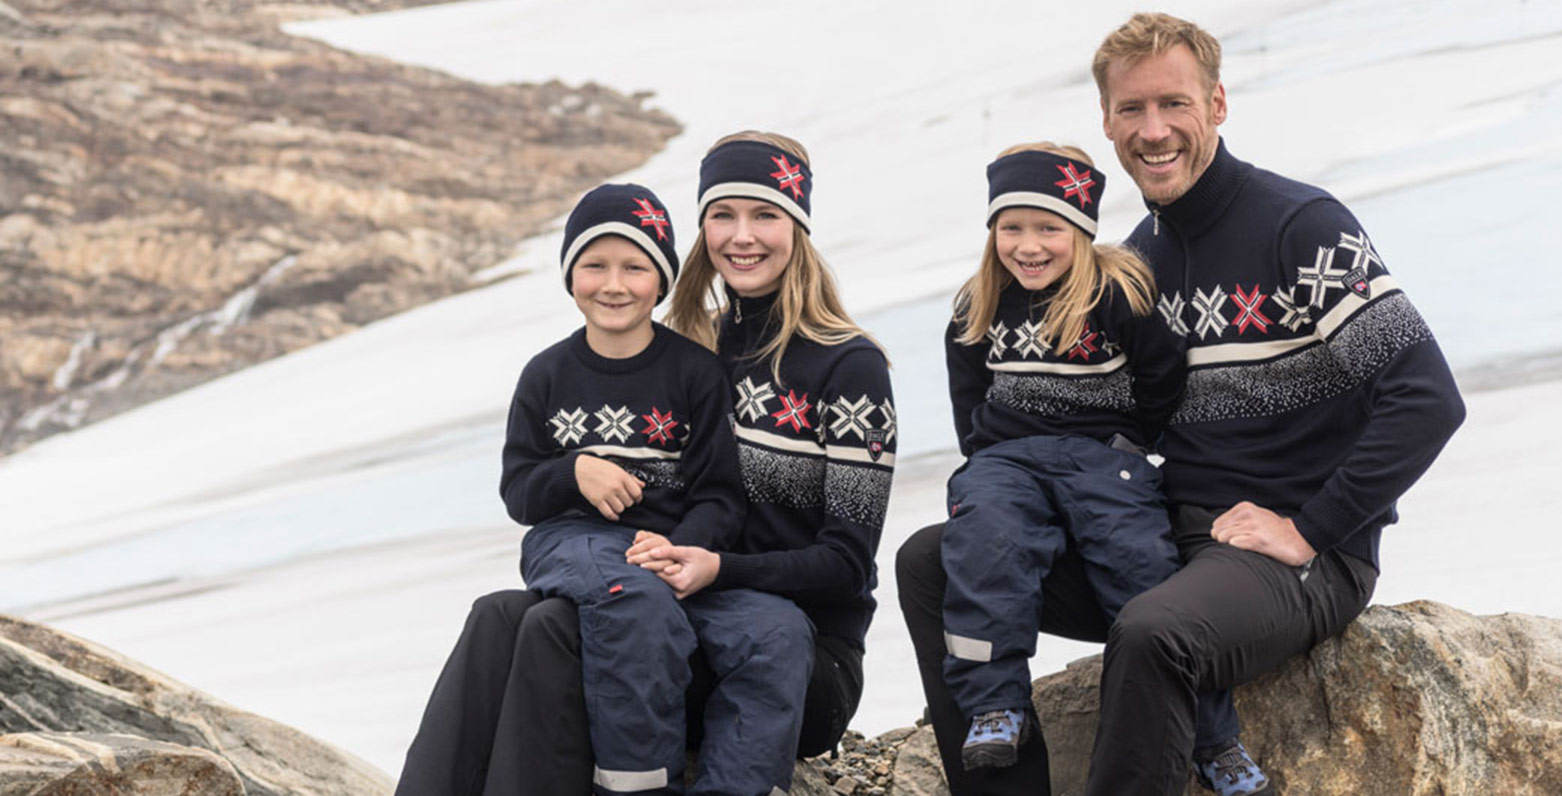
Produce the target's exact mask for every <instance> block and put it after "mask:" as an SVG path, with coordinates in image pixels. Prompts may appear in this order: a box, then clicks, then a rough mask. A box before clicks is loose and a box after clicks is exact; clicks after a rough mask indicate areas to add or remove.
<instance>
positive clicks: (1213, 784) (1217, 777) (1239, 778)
mask: <svg viewBox="0 0 1562 796" xmlns="http://www.w3.org/2000/svg"><path fill="white" fill-rule="evenodd" d="M1193 770H1194V771H1195V772H1197V774H1198V777H1199V784H1200V785H1203V786H1204V787H1206V788H1209V789H1210V790H1212V791H1214V792H1216V793H1218V794H1220V796H1274V793H1275V789H1274V786H1273V785H1272V784H1271V783H1270V782H1269V777H1266V776H1264V772H1263V770H1262V769H1260V768H1259V767H1258V764H1257V763H1255V762H1253V757H1252V756H1251V755H1249V754H1248V753H1247V747H1245V746H1243V745H1242V742H1241V741H1232V743H1231V745H1230V746H1228V747H1226V748H1225V749H1223V750H1221V751H1219V752H1217V753H1216V754H1215V755H1214V756H1213V757H1211V758H1209V759H1208V760H1194V761H1193Z"/></svg>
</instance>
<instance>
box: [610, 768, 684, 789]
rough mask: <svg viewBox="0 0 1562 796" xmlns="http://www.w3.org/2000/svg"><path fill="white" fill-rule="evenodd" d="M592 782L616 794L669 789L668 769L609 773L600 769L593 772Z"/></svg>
mask: <svg viewBox="0 0 1562 796" xmlns="http://www.w3.org/2000/svg"><path fill="white" fill-rule="evenodd" d="M591 781H592V782H595V783H596V784H598V785H600V786H602V787H604V788H607V789H608V790H610V791H613V792H615V793H636V792H639V791H643V790H658V789H661V788H665V787H667V769H665V768H658V769H654V770H651V771H609V770H607V769H605V768H598V769H596V770H595V771H594V772H592V775H591Z"/></svg>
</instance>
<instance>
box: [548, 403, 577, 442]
mask: <svg viewBox="0 0 1562 796" xmlns="http://www.w3.org/2000/svg"><path fill="white" fill-rule="evenodd" d="M548 422H549V423H551V424H552V425H553V438H554V439H555V440H557V441H558V443H559V444H560V445H574V444H575V443H577V442H579V441H580V438H581V437H584V436H586V413H585V412H583V411H581V409H580V407H578V406H577V407H575V408H574V409H573V410H571V411H568V412H566V411H564V410H563V409H560V410H559V411H558V412H556V413H554V415H553V417H551V418H549V419H548Z"/></svg>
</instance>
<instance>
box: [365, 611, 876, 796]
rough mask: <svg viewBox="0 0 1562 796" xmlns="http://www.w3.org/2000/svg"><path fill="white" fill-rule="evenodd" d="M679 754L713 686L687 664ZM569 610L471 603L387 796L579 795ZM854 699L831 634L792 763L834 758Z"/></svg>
mask: <svg viewBox="0 0 1562 796" xmlns="http://www.w3.org/2000/svg"><path fill="white" fill-rule="evenodd" d="M690 668H691V669H692V670H693V678H694V680H693V684H692V685H691V686H690V688H689V693H688V696H687V697H686V699H685V703H684V704H685V707H686V710H687V711H688V716H689V731H688V736H687V737H688V744H689V746H690V748H697V746H698V744H699V742H700V740H701V738H703V727H702V726H701V722H700V720H699V717H700V716H701V715H703V713H704V708H705V702H706V700H707V698H708V697H709V696H710V693H711V690H712V687H713V685H714V676H713V675H712V673H711V669H710V667H709V666H708V665H707V664H706V663H705V661H704V659H703V657H702V655H701V654H700V653H698V652H696V653H695V656H694V658H693V659H691V660H690ZM581 671H582V669H581V655H580V620H579V612H578V611H577V609H576V607H575V605H574V603H571V602H569V601H568V600H565V599H562V598H552V599H543V598H542V597H541V596H540V595H537V594H536V593H534V592H529V591H520V590H508V591H500V592H494V593H493V594H489V595H485V596H483V597H480V598H478V600H477V601H476V602H475V603H473V605H472V611H471V613H470V614H469V615H468V616H467V622H466V626H465V627H464V628H463V629H462V631H461V637H460V638H459V639H457V640H456V646H455V649H454V650H452V651H451V653H450V659H449V660H448V661H446V663H445V668H444V670H443V671H442V672H441V673H440V675H439V679H438V681H437V682H436V683H435V685H434V693H433V694H432V695H431V696H430V697H429V702H428V707H427V708H426V709H425V710H424V713H423V720H422V723H421V724H419V726H418V732H417V735H416V736H415V737H414V738H413V741H412V745H411V747H410V748H409V749H408V750H407V760H406V763H405V764H404V765H403V767H402V772H401V779H400V782H399V783H398V784H397V787H396V796H588V795H589V794H590V793H591V792H592V791H591V776H592V764H593V760H592V756H591V737H590V734H589V732H588V731H587V722H586V702H585V697H584V691H583V687H582V681H581ZM861 698H862V652H861V650H859V649H857V648H856V647H855V645H853V644H851V643H850V642H848V641H846V640H844V639H840V638H836V637H834V636H818V637H816V638H815V640H814V667H813V675H812V677H811V679H810V680H809V683H808V693H807V696H806V698H805V700H804V705H803V727H802V731H801V736H800V740H799V743H798V747H797V750H798V751H797V754H798V756H799V757H813V756H815V755H820V754H823V753H825V752H828V751H830V750H831V749H834V748H835V746H836V744H837V743H839V742H840V740H841V736H842V735H843V734H845V732H846V725H847V724H848V723H849V722H850V721H851V717H852V716H853V715H854V714H856V712H857V704H858V702H859V701H860V700H861Z"/></svg>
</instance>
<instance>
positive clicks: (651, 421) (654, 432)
mask: <svg viewBox="0 0 1562 796" xmlns="http://www.w3.org/2000/svg"><path fill="white" fill-rule="evenodd" d="M641 417H643V418H645V422H646V426H645V428H642V429H640V433H642V434H644V435H646V436H647V437H649V438H650V439H651V441H652V442H654V443H656V444H658V445H666V444H667V443H669V442H672V441H673V429H675V428H677V427H678V421H676V420H674V419H673V413H672V411H671V410H668V412H667V414H665V415H664V414H662V410H660V409H657V408H656V407H654V406H653V407H651V414H648V415H641Z"/></svg>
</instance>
